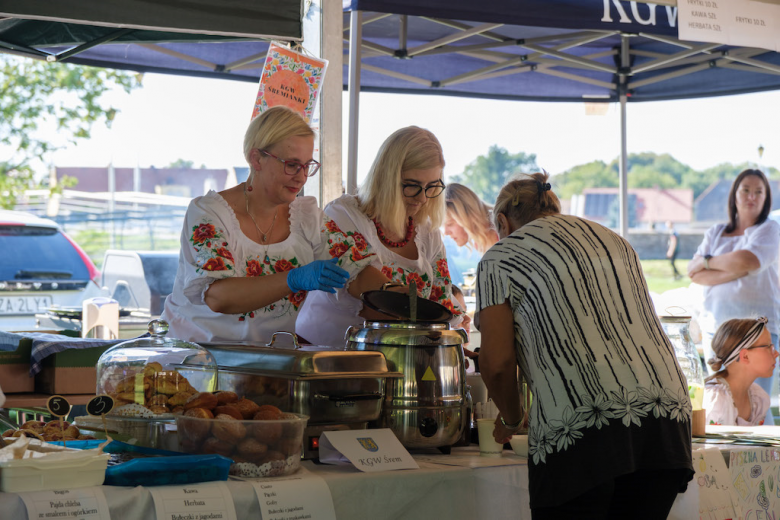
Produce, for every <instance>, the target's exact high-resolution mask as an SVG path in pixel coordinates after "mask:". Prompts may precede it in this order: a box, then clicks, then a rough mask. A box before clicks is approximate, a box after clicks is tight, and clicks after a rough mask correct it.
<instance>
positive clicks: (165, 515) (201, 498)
mask: <svg viewBox="0 0 780 520" xmlns="http://www.w3.org/2000/svg"><path fill="white" fill-rule="evenodd" d="M148 489H149V492H150V493H151V494H152V498H153V499H154V509H155V512H156V513H157V520H201V519H208V520H236V509H235V506H234V505H233V496H232V495H231V494H230V490H229V489H228V487H227V484H225V483H224V482H202V483H200V484H188V485H182V486H155V487H149V488H148Z"/></svg>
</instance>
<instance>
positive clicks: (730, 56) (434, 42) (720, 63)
mask: <svg viewBox="0 0 780 520" xmlns="http://www.w3.org/2000/svg"><path fill="white" fill-rule="evenodd" d="M358 3H360V2H358ZM379 3H381V2H379ZM384 3H388V2H384ZM432 3H435V2H432ZM521 3H522V2H521ZM554 3H555V2H550V4H554ZM564 3H565V2H564ZM615 3H616V4H617V3H618V2H615ZM627 3H628V2H623V4H627ZM599 4H601V2H599ZM604 4H605V5H606V4H607V2H606V1H605V2H604ZM561 8H562V9H563V8H564V7H561ZM553 9H554V7H553ZM664 9H668V10H669V11H667V14H668V18H669V20H670V21H671V20H673V16H672V13H673V14H674V17H675V18H676V11H671V10H672V9H673V8H671V7H668V8H664ZM410 10H411V9H410ZM626 13H627V11H626V9H625V8H624V9H622V10H618V11H617V12H616V13H615V17H614V18H618V17H622V16H623V15H624V14H626ZM626 16H629V15H628V14H626ZM497 17H498V18H500V17H501V16H500V15H497ZM562 18H565V17H562ZM605 18H606V16H605ZM636 18H637V19H638V20H641V17H640V16H636ZM609 21H610V22H613V23H614V22H615V20H609ZM645 21H647V20H645ZM551 23H554V22H551ZM570 25H571V23H569V22H567V23H566V24H564V26H570ZM584 25H586V26H587V25H589V24H587V23H585V24H584ZM590 25H592V24H590ZM641 29H644V30H641ZM631 30H637V32H631V31H626V30H616V29H609V30H602V29H591V28H584V29H582V30H578V29H576V28H568V29H556V28H549V27H540V26H518V25H507V24H504V23H497V22H491V21H486V20H485V19H484V17H483V19H481V20H479V21H477V22H464V21H461V20H453V19H449V18H441V17H434V16H412V15H411V14H406V13H400V14H399V13H395V14H394V13H390V12H364V11H360V10H351V11H350V10H347V12H345V23H344V48H345V51H346V52H348V54H349V70H348V89H349V105H350V106H349V141H348V160H349V163H348V177H347V190H348V192H349V193H354V192H355V190H356V187H357V135H358V115H359V91H360V90H362V91H375V92H398V93H414V94H435V95H451V96H459V97H487V98H494V99H514V100H535V101H569V102H573V101H576V102H583V101H586V102H602V103H606V102H619V103H620V121H621V123H620V124H621V160H620V233H621V235H623V236H625V235H626V234H627V231H628V213H627V200H628V197H627V193H628V188H627V165H626V159H627V150H626V141H627V114H626V106H627V103H628V102H629V101H631V102H639V101H653V100H663V99H681V98H693V97H706V96H717V95H726V94H737V93H747V92H757V91H763V90H774V89H780V54H778V53H776V52H772V51H768V50H765V49H754V48H737V47H729V46H726V45H722V44H716V43H698V42H688V41H682V40H679V39H678V38H676V37H675V36H672V35H671V34H676V28H675V27H673V25H672V24H668V25H663V24H661V23H657V24H656V25H655V26H650V25H645V26H642V25H640V26H638V27H637V24H636V23H634V24H633V25H632V26H631Z"/></svg>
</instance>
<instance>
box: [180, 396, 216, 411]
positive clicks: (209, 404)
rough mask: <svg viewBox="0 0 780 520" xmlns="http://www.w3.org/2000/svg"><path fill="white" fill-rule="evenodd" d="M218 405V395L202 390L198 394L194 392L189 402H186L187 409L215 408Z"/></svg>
mask: <svg viewBox="0 0 780 520" xmlns="http://www.w3.org/2000/svg"><path fill="white" fill-rule="evenodd" d="M216 407H217V396H215V395H214V394H212V393H211V392H200V393H198V394H192V395H191V396H190V398H189V399H187V402H186V403H184V409H185V410H191V409H192V408H206V409H208V410H213V409H214V408H216Z"/></svg>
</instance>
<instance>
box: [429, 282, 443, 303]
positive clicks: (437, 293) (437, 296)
mask: <svg viewBox="0 0 780 520" xmlns="http://www.w3.org/2000/svg"><path fill="white" fill-rule="evenodd" d="M443 297H444V289H442V288H441V287H439V286H438V285H434V286H433V287H431V295H430V297H429V298H428V299H430V300H433V301H435V302H437V301H439V300H441V299H442V298H443Z"/></svg>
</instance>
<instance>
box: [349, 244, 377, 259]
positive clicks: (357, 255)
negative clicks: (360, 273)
mask: <svg viewBox="0 0 780 520" xmlns="http://www.w3.org/2000/svg"><path fill="white" fill-rule="evenodd" d="M370 256H374V255H362V254H360V251H358V248H357V247H353V248H352V261H353V262H357V261H358V260H363V259H364V258H368V257H370Z"/></svg>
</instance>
